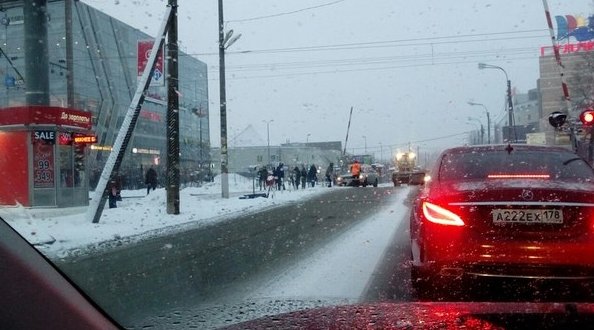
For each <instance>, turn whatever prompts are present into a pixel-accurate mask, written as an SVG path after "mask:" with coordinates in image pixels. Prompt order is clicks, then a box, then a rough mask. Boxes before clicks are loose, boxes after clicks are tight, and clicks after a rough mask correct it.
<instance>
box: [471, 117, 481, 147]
mask: <svg viewBox="0 0 594 330" xmlns="http://www.w3.org/2000/svg"><path fill="white" fill-rule="evenodd" d="M468 120H474V121H476V122H477V123H479V124H480V127H481V130H480V133H481V144H483V143H484V142H485V128H484V126H483V122H482V121H480V120H479V119H477V118H474V117H468Z"/></svg>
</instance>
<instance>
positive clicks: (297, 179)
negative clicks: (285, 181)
mask: <svg viewBox="0 0 594 330" xmlns="http://www.w3.org/2000/svg"><path fill="white" fill-rule="evenodd" d="M293 175H294V176H295V189H299V183H301V170H300V169H299V166H295V168H294V169H293Z"/></svg>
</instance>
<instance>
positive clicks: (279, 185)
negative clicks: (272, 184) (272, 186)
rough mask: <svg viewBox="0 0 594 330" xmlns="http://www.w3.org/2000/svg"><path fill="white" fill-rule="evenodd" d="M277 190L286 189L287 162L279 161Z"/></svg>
mask: <svg viewBox="0 0 594 330" xmlns="http://www.w3.org/2000/svg"><path fill="white" fill-rule="evenodd" d="M274 176H275V179H276V190H281V188H282V189H283V190H285V164H283V163H279V164H278V166H277V167H276V169H275V174H274Z"/></svg>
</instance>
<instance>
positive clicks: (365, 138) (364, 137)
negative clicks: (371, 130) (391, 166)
mask: <svg viewBox="0 0 594 330" xmlns="http://www.w3.org/2000/svg"><path fill="white" fill-rule="evenodd" d="M363 140H365V154H366V155H367V136H365V135H363Z"/></svg>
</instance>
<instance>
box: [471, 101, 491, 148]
mask: <svg viewBox="0 0 594 330" xmlns="http://www.w3.org/2000/svg"><path fill="white" fill-rule="evenodd" d="M468 104H469V105H474V106H476V105H478V106H481V107H483V108H484V109H485V113H486V114H487V144H491V116H490V115H489V110H487V107H486V106H485V105H484V104H482V103H475V102H470V101H469V102H468Z"/></svg>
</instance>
